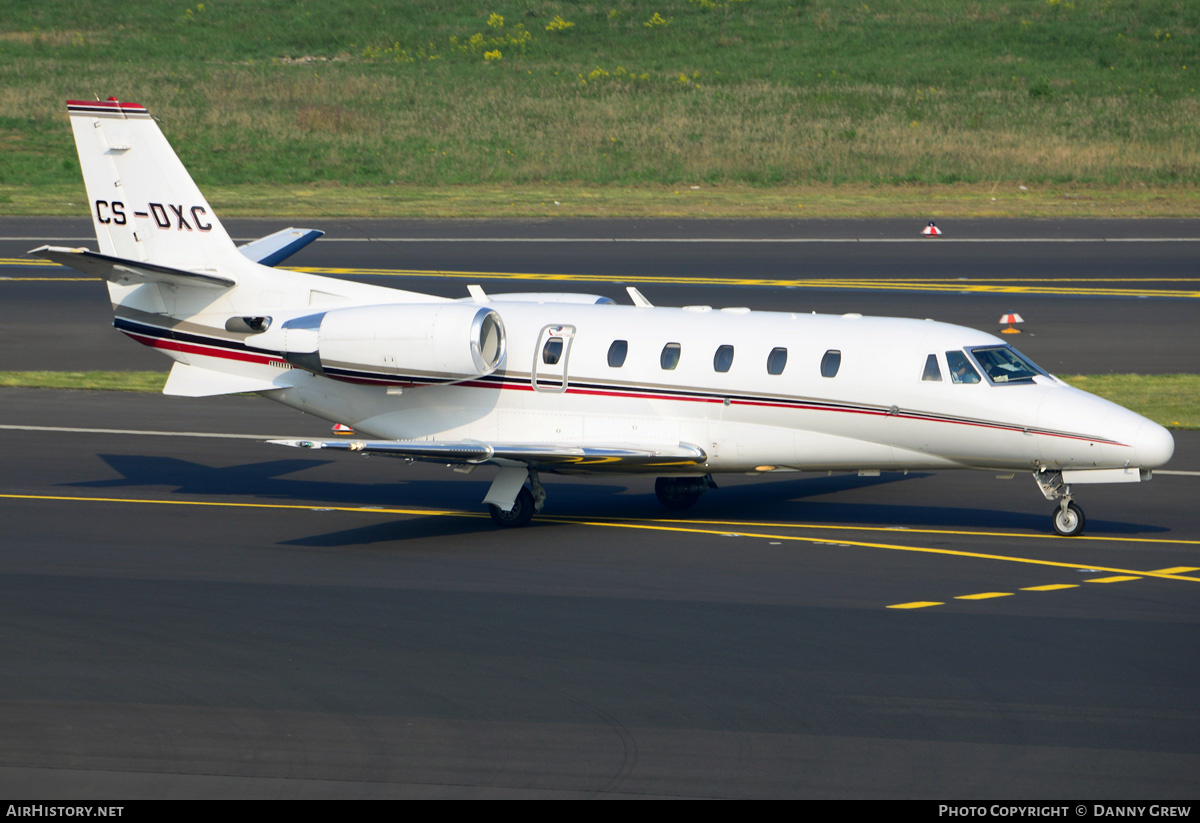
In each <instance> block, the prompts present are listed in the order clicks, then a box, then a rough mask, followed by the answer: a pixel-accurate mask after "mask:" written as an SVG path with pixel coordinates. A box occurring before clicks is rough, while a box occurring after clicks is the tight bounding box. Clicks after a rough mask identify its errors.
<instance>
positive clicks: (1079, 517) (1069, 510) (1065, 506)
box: [1033, 469, 1086, 537]
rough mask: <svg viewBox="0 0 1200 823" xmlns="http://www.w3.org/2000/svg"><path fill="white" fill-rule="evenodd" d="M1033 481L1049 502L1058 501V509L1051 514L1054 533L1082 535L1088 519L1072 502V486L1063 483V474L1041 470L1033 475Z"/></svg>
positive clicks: (1065, 535)
mask: <svg viewBox="0 0 1200 823" xmlns="http://www.w3.org/2000/svg"><path fill="white" fill-rule="evenodd" d="M1033 479H1034V480H1036V481H1037V484H1038V488H1040V489H1041V490H1042V494H1043V495H1044V496H1045V498H1046V499H1047V500H1057V501H1058V508H1056V509H1055V510H1054V511H1053V512H1051V514H1050V522H1051V523H1053V525H1054V531H1055V532H1057V533H1058V534H1061V535H1062V536H1063V537H1074V536H1075V535H1077V534H1081V533H1082V532H1083V525H1084V523H1085V522H1086V518H1085V517H1084V516H1083V509H1081V508H1080V507H1079V506H1078V505H1076V504H1075V503H1074V502H1073V501H1072V500H1071V486H1070V485H1069V484H1067V483H1064V482H1063V476H1062V472H1060V471H1047V470H1046V469H1039V470H1038V471H1035V472H1034V473H1033Z"/></svg>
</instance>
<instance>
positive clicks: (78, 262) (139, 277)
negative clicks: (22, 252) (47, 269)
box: [29, 246, 237, 289]
mask: <svg viewBox="0 0 1200 823" xmlns="http://www.w3.org/2000/svg"><path fill="white" fill-rule="evenodd" d="M29 254H32V255H34V256H36V257H41V258H42V259H44V260H51V261H53V262H55V263H58V264H59V265H60V266H67V267H69V268H72V269H75V270H76V271H81V272H83V273H84V274H90V275H93V276H95V277H102V278H104V279H105V280H111V281H112V282H114V283H120V284H122V285H127V286H129V285H136V284H139V283H147V282H150V283H170V284H172V285H175V286H202V287H206V288H213V289H227V288H229V287H230V286H236V285H237V278H235V277H233V276H231V275H228V274H219V273H217V272H215V271H187V270H186V269H173V268H171V267H170V266H159V265H156V264H154V263H139V262H137V261H136V260H126V259H125V258H123V257H113V256H111V255H107V254H100V253H99V252H94V251H91V250H89V249H69V248H66V247H65V246H39V247H38V248H36V249H33V250H32V251H30V252H29Z"/></svg>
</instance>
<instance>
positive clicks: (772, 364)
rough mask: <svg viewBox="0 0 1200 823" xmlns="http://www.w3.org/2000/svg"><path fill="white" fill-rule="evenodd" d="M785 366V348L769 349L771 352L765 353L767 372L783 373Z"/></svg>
mask: <svg viewBox="0 0 1200 823" xmlns="http://www.w3.org/2000/svg"><path fill="white" fill-rule="evenodd" d="M785 366H787V349H781V348H775V349H771V353H770V354H768V355H767V374H783V369H784V367H785Z"/></svg>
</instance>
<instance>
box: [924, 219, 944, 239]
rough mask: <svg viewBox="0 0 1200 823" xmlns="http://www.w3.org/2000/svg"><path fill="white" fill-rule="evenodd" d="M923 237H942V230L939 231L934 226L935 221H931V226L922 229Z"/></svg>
mask: <svg viewBox="0 0 1200 823" xmlns="http://www.w3.org/2000/svg"><path fill="white" fill-rule="evenodd" d="M921 236H922V237H941V236H942V230H941V229H939V228H938V227H937V226H935V225H933V221H932V220H930V221H929V225H928V226H926V227H925V228H923V229H921Z"/></svg>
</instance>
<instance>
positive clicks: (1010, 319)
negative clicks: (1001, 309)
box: [1000, 314, 1025, 334]
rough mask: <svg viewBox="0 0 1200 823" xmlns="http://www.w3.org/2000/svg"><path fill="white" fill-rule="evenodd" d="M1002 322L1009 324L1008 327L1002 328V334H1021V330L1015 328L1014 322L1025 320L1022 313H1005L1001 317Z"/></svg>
mask: <svg viewBox="0 0 1200 823" xmlns="http://www.w3.org/2000/svg"><path fill="white" fill-rule="evenodd" d="M1000 322H1001V323H1007V324H1008V328H1007V329H1001V330H1000V333H1001V334H1020V333H1021V330H1020V329H1014V328H1013V323H1024V322H1025V321H1024V320H1023V319H1022V318H1021V315H1019V314H1005V315H1002V316H1001V317H1000Z"/></svg>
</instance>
